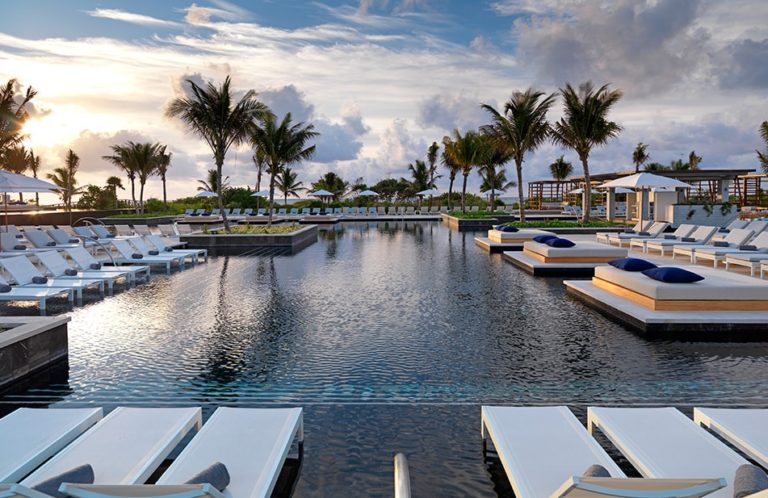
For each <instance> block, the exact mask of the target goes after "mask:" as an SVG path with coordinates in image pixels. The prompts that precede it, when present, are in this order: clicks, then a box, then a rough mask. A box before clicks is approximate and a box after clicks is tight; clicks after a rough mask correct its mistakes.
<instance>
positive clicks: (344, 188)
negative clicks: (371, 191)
mask: <svg viewBox="0 0 768 498" xmlns="http://www.w3.org/2000/svg"><path fill="white" fill-rule="evenodd" d="M316 190H327V191H328V192H330V193H332V194H333V200H334V201H338V200H339V199H341V197H343V196H344V194H346V193H347V192H348V191H349V190H350V187H349V182H347V181H344V179H343V178H342V177H340V176H339V175H337V174H336V173H334V172H333V171H329V172H328V173H326V174H324V175H323V176H321V177H320V179H318V180H317V181H316V182H313V183H312V191H313V192H314V191H316ZM363 190H365V189H363Z"/></svg>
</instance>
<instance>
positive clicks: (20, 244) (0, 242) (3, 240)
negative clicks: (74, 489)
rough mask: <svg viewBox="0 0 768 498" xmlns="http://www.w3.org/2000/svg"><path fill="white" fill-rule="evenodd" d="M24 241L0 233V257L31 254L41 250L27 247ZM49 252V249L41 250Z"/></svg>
mask: <svg viewBox="0 0 768 498" xmlns="http://www.w3.org/2000/svg"><path fill="white" fill-rule="evenodd" d="M25 242H26V241H25V240H24V239H17V238H16V237H14V236H13V234H10V233H0V249H2V256H4V257H5V256H14V255H17V254H31V253H35V252H37V251H40V250H41V249H37V248H35V247H29V246H28V245H27V244H26V243H25ZM42 250H44V251H49V250H50V247H46V248H45V249H42Z"/></svg>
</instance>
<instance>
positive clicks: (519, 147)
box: [481, 88, 556, 221]
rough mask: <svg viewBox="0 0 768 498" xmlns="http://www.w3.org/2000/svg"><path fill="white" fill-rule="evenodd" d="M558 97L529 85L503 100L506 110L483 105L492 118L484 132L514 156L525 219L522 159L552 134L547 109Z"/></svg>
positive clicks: (520, 202) (521, 218)
mask: <svg viewBox="0 0 768 498" xmlns="http://www.w3.org/2000/svg"><path fill="white" fill-rule="evenodd" d="M555 98H556V95H555V94H550V95H545V94H544V92H540V91H538V90H534V89H533V88H529V89H527V90H526V91H524V92H520V91H515V92H513V93H512V97H511V98H510V99H509V100H508V101H507V102H506V104H504V114H502V113H500V112H499V111H497V110H496V109H494V108H493V107H492V106H490V105H487V104H482V106H481V107H482V108H483V109H485V110H486V111H488V112H489V113H490V114H491V119H493V123H492V124H491V125H488V126H485V127H483V132H484V133H486V134H492V135H495V136H496V137H497V138H498V140H499V141H501V142H502V143H504V145H505V146H506V147H507V148H508V149H509V153H510V155H511V156H512V159H514V160H515V168H516V171H517V195H518V198H519V205H520V221H525V197H524V195H523V161H524V159H525V155H526V154H528V153H529V152H533V151H535V150H536V149H538V148H539V147H540V146H541V145H542V144H543V143H544V142H545V141H546V140H547V138H548V137H549V134H550V125H549V122H548V121H547V112H549V109H550V108H551V107H552V105H553V104H554V103H555Z"/></svg>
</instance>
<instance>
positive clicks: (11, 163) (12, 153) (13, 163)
mask: <svg viewBox="0 0 768 498" xmlns="http://www.w3.org/2000/svg"><path fill="white" fill-rule="evenodd" d="M27 154H28V153H27V149H25V148H24V146H23V145H16V146H14V147H10V148H8V149H6V150H5V154H4V155H3V165H2V169H4V170H6V171H10V172H11V173H16V174H17V175H23V174H24V172H25V171H26V170H27V167H28V166H29V158H28V156H27ZM19 200H20V201H22V202H23V201H24V194H22V193H21V192H19Z"/></svg>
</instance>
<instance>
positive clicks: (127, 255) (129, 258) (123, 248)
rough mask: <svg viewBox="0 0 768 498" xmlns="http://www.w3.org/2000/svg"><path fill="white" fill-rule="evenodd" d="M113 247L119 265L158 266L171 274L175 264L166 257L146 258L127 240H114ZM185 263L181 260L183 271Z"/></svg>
mask: <svg viewBox="0 0 768 498" xmlns="http://www.w3.org/2000/svg"><path fill="white" fill-rule="evenodd" d="M111 243H112V245H113V246H114V248H115V249H117V252H118V257H117V258H116V260H117V261H118V262H119V263H121V264H122V263H125V264H137V265H148V266H150V267H151V266H152V265H157V266H160V265H162V266H164V267H165V272H166V274H168V275H170V274H171V264H172V263H173V262H174V260H173V259H170V258H166V257H160V256H144V255H143V254H142V253H137V252H136V251H135V250H134V249H133V248H132V247H131V245H130V244H129V243H128V241H127V240H119V239H113V240H112V241H111ZM183 261H184V258H181V265H180V267H181V268H182V269H183V268H184V267H183Z"/></svg>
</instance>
